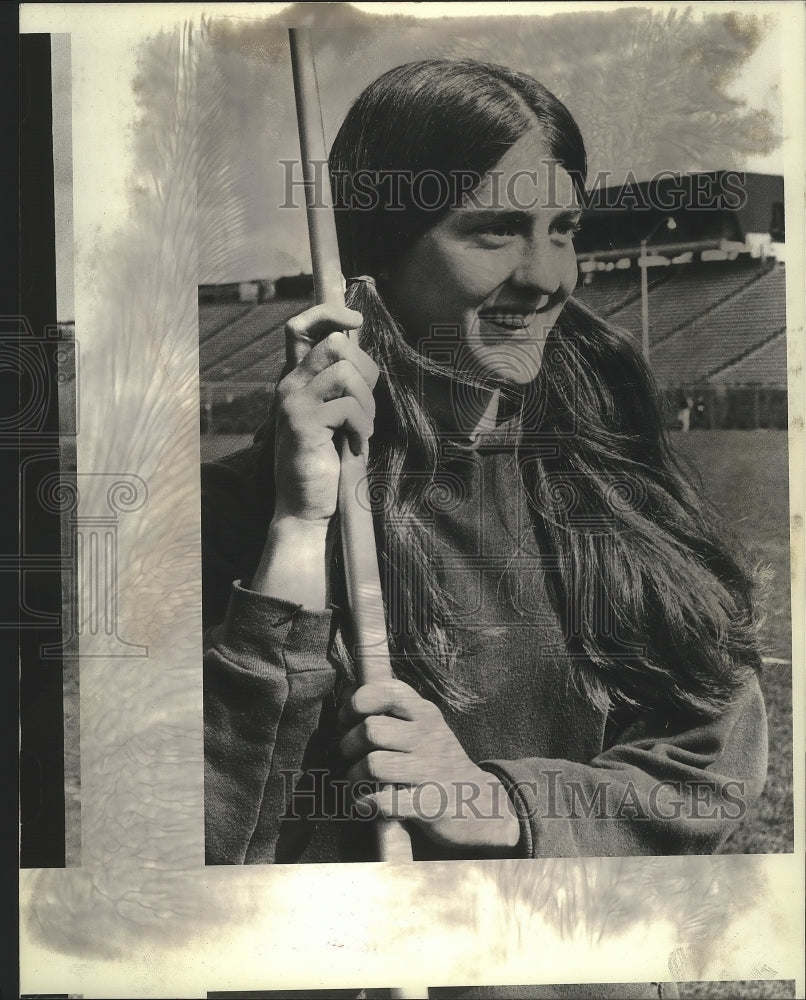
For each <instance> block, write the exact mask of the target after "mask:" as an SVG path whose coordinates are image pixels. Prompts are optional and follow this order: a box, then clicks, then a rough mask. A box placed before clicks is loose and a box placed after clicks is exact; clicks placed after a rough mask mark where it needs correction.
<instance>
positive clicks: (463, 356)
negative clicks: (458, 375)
mask: <svg viewBox="0 0 806 1000" xmlns="http://www.w3.org/2000/svg"><path fill="white" fill-rule="evenodd" d="M579 216H580V211H579V208H578V205H577V203H576V200H575V194H574V188H573V184H572V182H571V178H570V177H569V175H568V174H567V173H566V172H565V171H564V170H563V169H562V168H561V167H559V166H558V165H557V163H556V161H554V160H552V159H551V157H550V156H549V155H548V153H547V152H546V150H545V147H544V146H543V144H542V142H541V140H540V137H539V135H538V133H537V132H529V133H527V134H526V135H524V136H523V137H522V138H521V139H520V140H519V141H518V142H517V143H516V144H515V145H514V146H511V147H510V149H509V150H508V151H507V153H506V154H505V155H504V156H503V157H502V158H501V160H500V161H499V162H498V164H497V165H496V167H495V168H494V169H493V170H491V171H490V173H489V174H488V175H487V176H486V177H485V178H484V180H483V181H482V183H481V185H480V186H479V187H478V188H477V189H476V190H475V191H474V192H472V193H471V194H470V195H468V196H466V197H465V199H464V201H463V204H462V205H461V206H460V207H457V208H452V209H450V210H449V211H448V212H447V213H446V214H444V215H443V216H442V217H441V218H440V220H439V221H438V222H437V223H436V225H434V226H433V227H432V228H431V229H429V230H428V231H427V232H426V233H425V235H424V236H422V237H420V239H419V240H417V242H416V243H415V244H414V245H413V246H412V248H411V249H410V250H409V252H408V253H407V254H406V256H405V257H404V258H403V260H402V261H401V263H400V264H399V265H398V266H397V267H396V268H395V269H394V270H393V271H392V273H391V274H390V275H389V277H388V280H387V281H386V282H385V283H384V296H385V297H386V299H387V301H388V302H389V304H390V306H391V307H392V308H393V310H394V311H395V313H396V314H397V316H398V317H399V318H400V320H401V322H402V324H403V327H404V330H405V332H406V337H407V339H408V340H409V342H410V343H411V344H413V345H414V346H417V347H418V348H419V349H420V350H421V351H422V350H423V349H424V348H426V346H427V342H428V340H429V339H430V338H432V337H433V331H434V328H435V327H436V326H439V327H441V328H443V329H442V330H441V332H440V333H439V337H438V339H439V341H440V342H444V340H445V336H444V333H445V330H444V328H445V327H448V328H452V329H454V330H456V331H457V333H458V345H459V346H458V348H457V350H456V352H455V353H456V357H455V359H454V366H455V367H456V368H460V369H463V370H464V371H467V372H468V373H470V374H473V375H475V376H477V377H482V378H484V379H488V380H492V381H494V382H504V383H507V384H510V385H528V384H529V383H530V382H532V381H533V380H534V379H535V378H536V377H537V375H538V373H539V371H540V366H541V363H542V359H543V349H544V347H545V344H546V338H547V337H548V335H549V332H550V330H551V328H552V327H553V326H554V324H555V322H556V321H557V318H558V317H559V315H560V312H561V310H562V307H563V305H564V304H565V302H566V300H567V299H568V297H569V296H570V295H571V294H572V292H573V290H574V287H575V285H576V280H577V264H576V256H575V253H574V242H573V235H574V232H575V229H576V227H577V225H578V222H579Z"/></svg>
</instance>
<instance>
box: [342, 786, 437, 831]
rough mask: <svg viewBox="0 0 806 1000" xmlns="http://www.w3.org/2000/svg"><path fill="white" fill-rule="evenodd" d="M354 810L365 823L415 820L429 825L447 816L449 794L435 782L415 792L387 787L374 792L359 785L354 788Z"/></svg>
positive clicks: (412, 789) (398, 787) (374, 789)
mask: <svg viewBox="0 0 806 1000" xmlns="http://www.w3.org/2000/svg"><path fill="white" fill-rule="evenodd" d="M354 802H355V810H356V814H357V815H358V816H360V817H361V818H362V819H377V818H378V817H383V818H384V819H414V820H420V821H425V822H426V823H428V822H430V821H433V820H435V819H440V818H441V817H443V816H445V815H446V813H447V811H448V806H449V796H448V793H447V790H446V789H445V788H444V787H443V786H442V785H440V784H439V783H438V782H436V781H427V782H424V783H423V784H420V785H417V787H416V788H406V787H400V786H399V785H386V786H385V787H384V788H375V787H374V786H373V785H371V784H370V783H369V782H360V783H359V784H358V785H357V786H356V788H355V797H354Z"/></svg>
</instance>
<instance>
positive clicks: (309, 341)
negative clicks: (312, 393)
mask: <svg viewBox="0 0 806 1000" xmlns="http://www.w3.org/2000/svg"><path fill="white" fill-rule="evenodd" d="M362 321H363V317H362V316H361V313H359V312H355V310H353V309H346V308H345V309H338V308H336V307H333V306H327V305H322V306H314V307H313V308H312V309H308V310H306V311H305V312H304V313H300V314H299V316H294V317H292V318H291V319H290V320H289V321H288V323H286V342H287V345H288V348H289V362H290V366H291V367H293V368H294V370H295V371H296V370H298V369H301V372H300V374H302V375H306V376H307V377H308V378H310V377H312V376H314V375H316V374H317V373H318V372H320V371H322V370H323V369H324V368H326V367H328V365H331V364H334V363H335V362H336V361H339V360H341V359H342V358H344V359H346V360H348V361H352V362H353V364H354V365H355V366H356V368H357V369H358V371H359V372H361V375H362V377H363V378H364V380H365V381H366V383H367V385H369V387H370V388H372V387H373V386H374V385H375V382H376V381H377V379H378V366H377V365H376V364H375V362H374V361H373V360H372V358H370V357H369V355H368V354H366V352H364V351H362V350H361V348H360V347H359V346H358V343H357V342H356V340H355V339H351V338H350V337H348V336H347V335H346V334H345V333H343V332H342V331H343V330H345V329H353V328H355V327H357V326H360V325H361V323H362ZM292 354H293V357H292Z"/></svg>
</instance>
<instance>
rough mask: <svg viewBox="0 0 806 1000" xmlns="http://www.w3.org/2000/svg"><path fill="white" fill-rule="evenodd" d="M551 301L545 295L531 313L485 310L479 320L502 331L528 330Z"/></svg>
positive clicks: (499, 309)
mask: <svg viewBox="0 0 806 1000" xmlns="http://www.w3.org/2000/svg"><path fill="white" fill-rule="evenodd" d="M550 300H551V297H550V296H549V295H543V296H542V297H541V298H540V300H539V301H538V302H537V303H535V305H534V307H533V308H532V309H530V310H529V312H523V311H522V310H517V311H516V310H514V309H512V310H510V309H502V308H500V307H499V308H498V309H490V310H485V311H484V312H481V313H479V319H480V320H481V321H482V323H485V324H487V325H490V326H497V327H499V329H501V330H526V329H528V328H529V327H530V326H531V324H532V323H533V322H534V320H535V317H536V316H537V315H538V314H539V313H540V312H542V311H543V310H544V309H545V308H546V307H547V306H548V305H549V302H550Z"/></svg>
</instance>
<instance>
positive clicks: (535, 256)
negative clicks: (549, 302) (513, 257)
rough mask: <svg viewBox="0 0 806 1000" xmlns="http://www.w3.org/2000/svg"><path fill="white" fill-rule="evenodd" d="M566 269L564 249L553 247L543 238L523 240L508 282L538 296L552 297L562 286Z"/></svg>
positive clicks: (566, 262)
mask: <svg viewBox="0 0 806 1000" xmlns="http://www.w3.org/2000/svg"><path fill="white" fill-rule="evenodd" d="M568 268H569V264H568V252H567V250H566V249H565V248H561V247H557V246H554V245H553V244H552V242H551V240H550V239H547V238H545V237H542V238H537V237H535V238H532V239H525V240H524V241H523V244H522V247H521V251H520V255H519V257H518V260H517V263H516V266H515V268H514V269H513V271H512V275H511V276H510V282H511V284H513V285H515V286H516V287H518V288H522V289H525V290H526V289H528V290H530V291H535V292H537V293H538V294H540V295H554V293H555V292H556V291H557V290H558V289H559V288H560V286H561V285H562V282H563V279H564V277H565V275H566V274H567V272H568Z"/></svg>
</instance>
